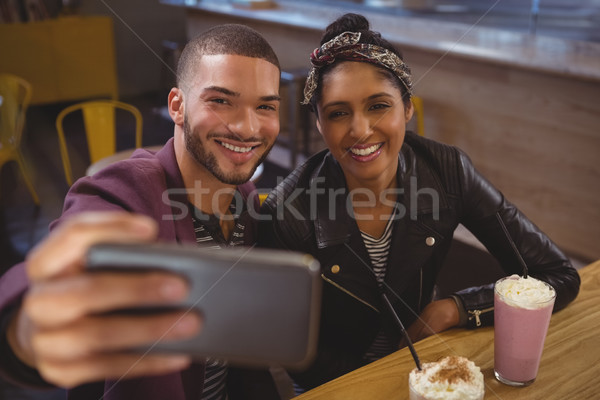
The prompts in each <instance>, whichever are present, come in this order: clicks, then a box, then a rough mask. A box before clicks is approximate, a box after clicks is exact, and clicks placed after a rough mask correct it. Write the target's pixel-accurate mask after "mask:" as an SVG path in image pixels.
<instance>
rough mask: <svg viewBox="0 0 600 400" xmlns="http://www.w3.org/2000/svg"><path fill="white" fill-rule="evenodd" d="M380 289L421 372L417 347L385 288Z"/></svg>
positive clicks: (384, 301)
mask: <svg viewBox="0 0 600 400" xmlns="http://www.w3.org/2000/svg"><path fill="white" fill-rule="evenodd" d="M380 289H381V298H383V303H384V304H385V305H386V307H387V308H388V309H389V311H390V312H391V313H392V315H393V316H394V320H395V321H396V324H398V327H399V328H400V331H401V332H402V334H403V335H404V339H406V343H408V348H409V349H410V354H412V357H413V359H414V360H415V364H417V368H418V369H419V371H421V360H419V356H418V355H417V351H416V350H415V347H414V346H413V344H412V340H410V337H409V336H408V332H406V329H404V325H403V324H402V321H400V317H398V314H396V310H394V307H393V306H392V303H390V300H389V299H388V297H387V296H386V294H385V292H384V290H383V287H380Z"/></svg>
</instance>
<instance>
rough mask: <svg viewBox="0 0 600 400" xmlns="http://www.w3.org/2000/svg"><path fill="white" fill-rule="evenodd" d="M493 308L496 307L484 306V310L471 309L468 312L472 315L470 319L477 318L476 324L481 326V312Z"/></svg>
mask: <svg viewBox="0 0 600 400" xmlns="http://www.w3.org/2000/svg"><path fill="white" fill-rule="evenodd" d="M493 309H494V307H488V308H484V309H483V310H469V311H468V313H469V314H471V315H472V316H471V317H469V320H471V319H473V317H474V318H475V326H481V319H480V318H479V317H480V316H481V314H484V313H486V312H490V311H492V310H493Z"/></svg>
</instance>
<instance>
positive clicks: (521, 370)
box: [494, 275, 556, 386]
mask: <svg viewBox="0 0 600 400" xmlns="http://www.w3.org/2000/svg"><path fill="white" fill-rule="evenodd" d="M555 298H556V292H555V291H554V289H553V288H552V286H550V285H548V284H547V283H545V282H542V281H540V280H538V279H535V278H532V277H527V278H523V277H520V276H518V275H512V276H509V277H506V278H502V279H500V280H498V281H497V282H496V286H495V288H494V374H495V375H496V379H498V380H499V381H500V382H502V383H505V384H507V385H512V386H527V385H530V384H531V383H533V381H534V380H535V377H536V376H537V372H538V368H539V366H540V359H541V357H542V350H543V348H544V340H545V338H546V333H547V331H548V325H549V324H550V316H551V315H552V308H553V306H554V299H555Z"/></svg>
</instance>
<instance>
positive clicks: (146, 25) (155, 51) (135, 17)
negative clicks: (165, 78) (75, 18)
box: [79, 0, 186, 97]
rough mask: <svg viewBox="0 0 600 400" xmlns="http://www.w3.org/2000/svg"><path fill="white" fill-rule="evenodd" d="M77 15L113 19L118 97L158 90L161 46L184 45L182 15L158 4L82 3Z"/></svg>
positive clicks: (148, 0)
mask: <svg viewBox="0 0 600 400" xmlns="http://www.w3.org/2000/svg"><path fill="white" fill-rule="evenodd" d="M79 11H80V13H81V14H84V15H109V16H111V17H112V18H113V21H114V29H115V44H116V53H117V54H116V55H117V72H118V79H119V92H120V95H121V96H125V97H127V96H134V95H138V94H141V93H146V92H151V91H155V90H157V89H158V87H159V82H160V72H161V68H162V62H161V56H162V45H161V42H162V40H164V39H169V40H175V41H182V42H184V41H185V39H186V33H185V11H184V10H183V9H181V8H178V7H170V6H165V5H162V4H159V3H158V0H128V1H117V0H103V1H98V0H83V1H81V7H80V10H79Z"/></svg>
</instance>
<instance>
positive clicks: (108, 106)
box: [56, 100, 142, 185]
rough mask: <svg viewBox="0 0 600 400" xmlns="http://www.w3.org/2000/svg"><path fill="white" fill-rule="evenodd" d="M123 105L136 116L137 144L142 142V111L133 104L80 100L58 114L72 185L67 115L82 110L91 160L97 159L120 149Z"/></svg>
mask: <svg viewBox="0 0 600 400" xmlns="http://www.w3.org/2000/svg"><path fill="white" fill-rule="evenodd" d="M117 109H121V110H124V111H128V112H130V113H131V114H132V115H133V117H134V118H135V147H136V148H138V147H141V146H142V114H141V113H140V111H139V110H138V109H137V108H136V107H134V106H132V105H131V104H127V103H123V102H120V101H115V100H98V101H86V102H83V103H77V104H74V105H72V106H69V107H67V108H65V109H64V110H62V111H61V112H60V113H59V114H58V117H56V130H57V131H58V139H59V144H60V151H61V156H62V159H63V166H64V169H65V176H66V178H67V182H68V183H69V185H71V184H72V183H73V176H72V172H71V163H70V160H69V155H68V151H67V144H66V140H65V133H64V127H63V120H64V118H65V117H66V116H67V115H69V114H71V113H73V112H77V111H81V112H82V115H83V122H84V127H85V132H86V139H87V143H88V149H89V154H90V161H91V162H92V163H95V162H96V161H99V160H100V159H102V158H104V157H108V156H110V155H112V154H114V153H115V152H116V136H117V135H116V124H115V111H116V110H117Z"/></svg>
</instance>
